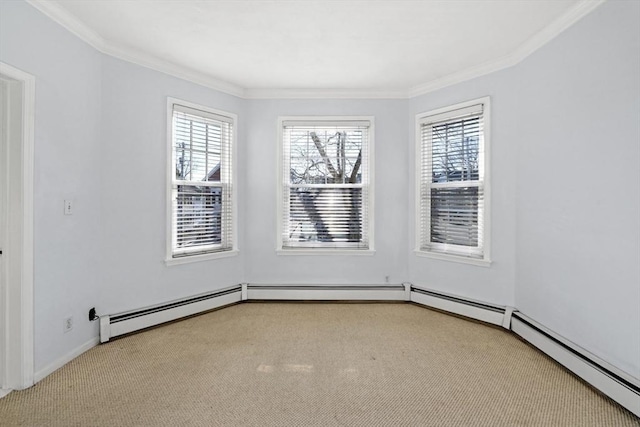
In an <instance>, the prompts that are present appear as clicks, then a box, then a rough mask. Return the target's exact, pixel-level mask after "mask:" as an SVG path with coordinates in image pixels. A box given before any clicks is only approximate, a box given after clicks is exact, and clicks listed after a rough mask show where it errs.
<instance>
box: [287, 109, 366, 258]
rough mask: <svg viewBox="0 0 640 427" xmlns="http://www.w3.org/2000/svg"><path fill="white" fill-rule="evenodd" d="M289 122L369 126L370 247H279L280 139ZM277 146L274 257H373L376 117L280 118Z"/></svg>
mask: <svg viewBox="0 0 640 427" xmlns="http://www.w3.org/2000/svg"><path fill="white" fill-rule="evenodd" d="M289 121H296V122H298V121H299V122H303V123H306V124H308V123H309V122H314V123H315V122H332V123H335V122H354V121H356V122H357V121H366V122H369V132H368V134H369V138H368V141H367V143H368V144H369V145H368V147H367V148H368V154H369V164H368V175H369V191H368V194H369V206H368V209H367V212H368V215H369V217H368V218H367V220H368V223H369V224H368V225H369V227H368V230H367V231H368V233H369V247H368V248H367V249H344V248H337V249H332V248H287V249H284V248H283V247H282V243H283V242H282V230H283V227H284V225H283V223H282V220H283V206H284V205H283V204H284V199H283V198H284V194H283V191H282V187H283V185H284V182H283V174H282V166H283V165H282V161H283V156H284V153H283V138H284V123H285V122H289ZM277 138H278V140H277V145H278V149H277V150H276V155H277V159H276V173H277V175H278V176H277V179H276V183H277V184H276V185H277V189H276V194H277V200H278V202H277V203H276V221H277V225H276V233H277V237H276V253H277V254H278V255H340V256H344V255H365V256H366V255H374V254H375V236H374V229H375V227H374V206H375V204H374V198H375V197H374V195H375V191H374V182H375V180H374V171H375V167H374V165H375V155H374V151H375V150H374V147H375V117H374V116H280V117H278V129H277Z"/></svg>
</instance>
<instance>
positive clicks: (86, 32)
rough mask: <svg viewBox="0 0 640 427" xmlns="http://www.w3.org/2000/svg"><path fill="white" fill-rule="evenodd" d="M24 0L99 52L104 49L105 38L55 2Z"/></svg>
mask: <svg viewBox="0 0 640 427" xmlns="http://www.w3.org/2000/svg"><path fill="white" fill-rule="evenodd" d="M26 2H27V3H29V4H30V5H31V6H33V7H35V8H36V9H38V10H39V11H40V12H42V13H43V14H45V15H46V16H48V17H49V18H51V19H53V20H54V21H55V22H57V23H58V24H60V25H62V26H63V27H64V28H66V29H67V30H68V31H69V32H70V33H71V34H73V35H75V36H77V37H79V38H80V40H83V41H84V42H86V43H88V44H89V45H91V46H92V47H93V48H95V49H97V50H99V51H101V52H102V51H103V50H104V48H105V46H106V44H107V42H106V41H105V39H103V38H102V36H100V35H99V34H98V33H97V32H95V31H93V30H92V29H91V28H89V27H88V26H87V25H86V24H84V23H83V22H82V21H80V20H79V19H78V18H76V17H75V16H74V15H72V14H70V13H69V12H67V11H66V10H65V9H63V8H62V7H60V5H58V4H57V3H55V2H52V1H45V0H26Z"/></svg>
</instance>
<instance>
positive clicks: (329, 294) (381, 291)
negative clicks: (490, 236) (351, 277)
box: [246, 283, 410, 301]
mask: <svg viewBox="0 0 640 427" xmlns="http://www.w3.org/2000/svg"><path fill="white" fill-rule="evenodd" d="M409 292H410V287H409V285H408V284H406V285H264V284H251V283H249V284H248V285H247V298H246V299H248V300H262V301H268V300H271V301H272V300H280V301H408V300H409Z"/></svg>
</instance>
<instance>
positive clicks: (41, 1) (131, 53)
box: [26, 0, 245, 98]
mask: <svg viewBox="0 0 640 427" xmlns="http://www.w3.org/2000/svg"><path fill="white" fill-rule="evenodd" d="M26 1H27V3H29V4H30V5H32V6H33V7H35V8H36V9H38V10H39V11H40V12H42V13H43V14H45V15H46V16H48V17H49V18H51V19H52V20H53V21H55V22H57V23H58V24H60V25H61V26H63V27H64V28H66V29H67V30H68V31H69V32H71V33H72V34H74V35H75V36H77V37H79V38H80V39H81V40H83V41H85V42H86V43H88V44H89V45H90V46H92V47H93V48H95V49H97V50H98V51H100V52H102V53H104V54H106V55H109V56H112V57H114V58H118V59H122V60H124V61H127V62H132V63H134V64H137V65H140V66H143V67H145V68H150V69H152V70H155V71H160V72H162V73H164V74H168V75H170V76H174V77H177V78H180V79H183V80H187V81H190V82H193V83H196V84H199V85H201V86H204V87H208V88H210V89H214V90H217V91H220V92H224V93H227V94H229V95H234V96H237V97H240V98H243V97H244V92H245V89H244V88H242V87H240V86H237V85H234V84H233V83H229V82H225V81H222V80H219V79H216V78H215V77H212V76H210V75H208V74H205V73H201V72H198V71H195V70H193V69H190V68H188V67H184V66H181V65H177V64H174V63H172V62H169V61H165V60H162V59H159V58H157V57H155V56H153V55H149V54H147V53H144V52H142V51H140V50H137V49H131V48H129V47H125V46H121V45H118V44H116V43H112V42H109V41H107V40H105V39H104V38H103V37H102V36H100V35H99V34H98V33H96V32H95V31H93V30H92V29H91V28H89V27H88V26H87V25H86V24H84V23H83V22H82V21H80V20H79V19H78V18H76V17H75V16H74V15H72V14H71V13H69V12H68V11H67V10H66V9H64V8H62V7H61V6H60V5H58V4H57V3H55V2H51V1H46V0H26Z"/></svg>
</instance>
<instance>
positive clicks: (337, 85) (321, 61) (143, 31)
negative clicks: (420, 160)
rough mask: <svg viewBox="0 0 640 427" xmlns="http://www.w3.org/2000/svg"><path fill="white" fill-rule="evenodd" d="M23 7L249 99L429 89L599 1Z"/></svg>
mask: <svg viewBox="0 0 640 427" xmlns="http://www.w3.org/2000/svg"><path fill="white" fill-rule="evenodd" d="M30 2H31V3H32V4H33V5H34V6H36V7H37V8H39V9H40V10H42V11H44V12H45V13H47V14H48V15H50V16H51V17H53V18H54V19H56V20H57V21H58V22H60V23H62V24H63V25H65V26H66V27H67V28H69V29H71V30H72V31H73V32H75V33H76V34H78V35H80V36H81V37H83V38H84V39H85V40H87V41H89V42H90V43H91V44H93V45H94V46H96V47H97V48H98V49H100V50H102V51H104V52H106V53H110V54H113V55H114V56H118V57H122V58H124V59H128V60H132V61H134V62H137V63H141V64H142V65H146V66H151V67H153V68H157V69H160V70H161V71H165V72H169V73H171V74H175V75H180V76H182V77H186V78H188V79H190V80H194V81H198V82H200V83H205V84H208V85H209V86H212V87H215V88H217V89H221V90H224V91H226V92H230V93H234V94H238V95H241V96H242V95H246V96H248V97H251V95H254V97H260V95H261V94H263V95H265V96H267V95H269V94H276V95H277V93H278V92H280V93H283V91H287V90H288V91H289V92H290V93H306V94H313V93H316V94H317V93H321V92H323V91H326V92H333V93H340V92H342V93H351V94H357V93H362V94H369V95H372V96H376V94H377V95H379V96H383V97H387V96H388V97H393V96H409V95H411V94H415V93H419V92H425V91H428V90H430V89H433V88H436V87H441V86H444V85H446V84H448V83H452V82H455V81H456V80H457V81H460V80H464V79H466V78H470V77H475V75H479V74H484V73H486V72H489V71H493V70H494V69H499V68H503V67H505V66H509V65H513V64H514V63H517V62H518V61H519V60H521V59H523V57H524V56H526V55H528V54H529V53H531V52H532V51H534V50H535V49H537V48H538V47H540V46H541V45H542V44H544V43H545V42H546V41H548V40H550V39H551V38H552V37H554V36H555V35H557V33H559V32H560V31H562V30H564V29H565V28H566V27H567V26H569V25H571V24H572V23H573V22H575V21H576V20H577V19H579V18H580V17H581V16H583V15H584V14H585V13H587V12H588V11H590V10H592V9H593V8H595V6H596V5H597V4H599V3H600V2H599V1H595V2H594V1H588V0H552V1H544V0H518V1H507V0H500V1H491V0H482V1H481V0H457V1H435V0H432V1H419V0H412V1H408V0H396V1H392V0H389V1H354V0H345V1H330V0H325V1H311V0H298V1H282V0H281V1H243V0H236V1H195V0H182V1H177V0H171V1H170V0H155V1H152V0H92V1H88V0H84V1H81V0H52V1H46V2H45V1H44V0H31V1H30Z"/></svg>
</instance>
